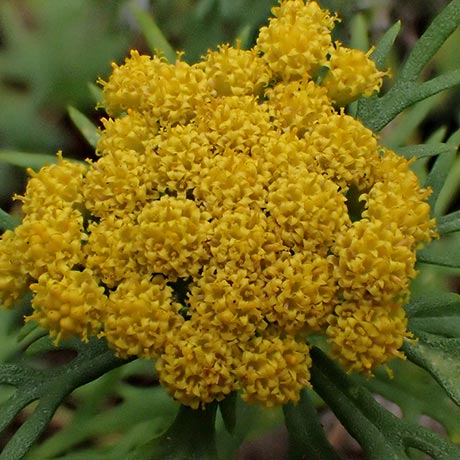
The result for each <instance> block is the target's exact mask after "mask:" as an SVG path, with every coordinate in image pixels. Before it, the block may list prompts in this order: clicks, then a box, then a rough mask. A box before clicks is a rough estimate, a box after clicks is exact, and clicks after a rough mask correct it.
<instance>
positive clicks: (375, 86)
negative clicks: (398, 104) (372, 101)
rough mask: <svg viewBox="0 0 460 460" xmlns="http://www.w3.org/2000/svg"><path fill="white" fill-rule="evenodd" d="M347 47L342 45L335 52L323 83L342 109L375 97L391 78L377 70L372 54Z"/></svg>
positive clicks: (332, 52)
mask: <svg viewBox="0 0 460 460" xmlns="http://www.w3.org/2000/svg"><path fill="white" fill-rule="evenodd" d="M372 51H373V50H372V49H371V50H370V51H369V52H368V53H364V52H363V51H360V50H355V49H351V48H346V47H344V46H341V45H340V43H337V44H336V47H335V48H334V49H333V50H332V51H331V53H330V58H329V61H328V62H327V64H325V65H326V67H328V72H327V73H326V75H325V77H324V79H323V80H322V82H321V85H323V86H324V87H325V88H326V89H327V93H328V95H329V97H330V98H331V99H332V100H333V101H334V103H335V104H336V105H338V106H341V107H343V106H345V105H347V104H349V103H350V102H353V101H354V100H356V99H358V97H360V96H371V95H372V94H373V93H374V92H376V91H377V92H378V91H379V90H380V88H381V87H382V83H383V77H384V76H385V75H387V73H386V72H382V71H380V70H378V69H377V67H376V65H375V63H374V61H373V60H372V59H370V57H369V54H370V53H371V52H372Z"/></svg>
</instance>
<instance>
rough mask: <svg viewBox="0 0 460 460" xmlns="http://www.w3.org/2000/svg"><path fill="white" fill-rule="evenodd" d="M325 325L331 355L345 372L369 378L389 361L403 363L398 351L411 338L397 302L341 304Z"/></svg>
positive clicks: (402, 312) (400, 304)
mask: <svg viewBox="0 0 460 460" xmlns="http://www.w3.org/2000/svg"><path fill="white" fill-rule="evenodd" d="M329 323H330V326H329V327H328V329H327V335H328V336H329V340H330V342H331V343H332V355H333V357H334V358H336V359H338V360H339V361H340V363H341V364H342V365H343V366H344V367H345V368H346V369H348V371H349V372H351V371H357V372H362V373H365V374H372V371H373V370H374V369H375V368H376V367H377V366H379V365H381V364H385V363H387V362H388V361H389V360H390V359H394V358H401V359H405V358H404V354H403V353H402V352H401V351H400V350H399V349H400V348H401V346H402V344H403V341H404V339H406V338H411V337H412V334H411V333H410V332H408V331H407V330H406V326H407V318H406V315H405V312H404V309H403V307H402V303H400V302H399V303H385V304H374V303H372V304H369V303H366V302H362V301H359V302H345V303H344V304H343V305H341V306H340V307H338V308H337V310H336V312H335V314H334V315H331V317H330V318H329Z"/></svg>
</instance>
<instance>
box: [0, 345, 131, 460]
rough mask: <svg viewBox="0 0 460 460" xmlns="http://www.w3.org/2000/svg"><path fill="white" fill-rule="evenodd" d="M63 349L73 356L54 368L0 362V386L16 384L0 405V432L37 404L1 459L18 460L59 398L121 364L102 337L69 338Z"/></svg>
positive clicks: (51, 414) (40, 430) (50, 416)
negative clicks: (72, 353) (68, 360)
mask: <svg viewBox="0 0 460 460" xmlns="http://www.w3.org/2000/svg"><path fill="white" fill-rule="evenodd" d="M65 349H71V350H74V351H76V352H77V356H76V357H75V358H74V359H73V360H72V361H70V362H69V363H68V364H65V365H63V366H61V367H58V368H53V369H34V368H31V367H29V366H27V365H25V364H3V365H0V385H2V384H3V385H10V386H14V387H16V392H15V393H14V394H13V395H12V396H11V397H10V398H9V399H8V400H7V401H6V402H4V403H3V404H2V405H1V407H0V432H2V431H3V430H5V429H6V428H7V427H8V426H9V424H10V423H11V421H12V420H13V419H14V417H16V416H17V415H18V414H19V412H20V411H21V410H22V409H23V408H24V407H26V406H27V405H29V404H30V403H32V402H34V401H38V405H37V407H36V408H35V409H34V411H33V413H32V414H31V415H30V416H29V418H28V419H27V420H26V421H25V422H24V423H23V424H22V425H21V426H20V427H19V429H18V430H17V431H16V432H15V433H14V435H13V436H12V438H11V439H10V440H9V442H8V443H7V445H6V446H5V448H4V450H3V452H2V457H1V458H2V460H20V459H22V458H23V457H24V455H25V454H26V453H27V451H28V450H29V449H30V448H31V446H32V445H33V443H34V442H35V441H36V440H37V438H38V437H39V436H40V435H41V433H42V432H43V430H44V429H45V428H46V426H47V425H48V423H49V421H50V420H51V418H52V416H53V414H54V412H55V411H56V409H57V408H58V406H59V405H60V404H61V402H62V401H63V399H64V398H65V397H66V396H67V395H68V394H70V393H71V392H72V391H73V390H74V389H75V388H77V387H79V386H81V385H84V384H85V383H87V382H90V381H92V380H95V379H96V378H98V377H100V376H101V375H103V374H104V373H105V372H107V371H108V370H110V369H113V368H115V367H118V366H120V365H122V364H124V363H125V362H126V361H122V360H120V359H118V358H116V357H115V356H114V355H113V352H112V351H111V350H109V349H108V348H107V346H106V344H105V342H104V341H102V340H97V339H93V340H91V341H90V342H89V343H88V344H83V343H80V342H79V341H71V342H69V343H68V344H66V345H65Z"/></svg>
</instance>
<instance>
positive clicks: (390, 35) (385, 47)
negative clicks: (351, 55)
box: [362, 21, 401, 104]
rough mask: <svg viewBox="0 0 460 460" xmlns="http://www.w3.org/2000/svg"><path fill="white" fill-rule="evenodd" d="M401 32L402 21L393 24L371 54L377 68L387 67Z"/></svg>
mask: <svg viewBox="0 0 460 460" xmlns="http://www.w3.org/2000/svg"><path fill="white" fill-rule="evenodd" d="M400 30H401V21H398V22H396V23H395V24H393V25H392V26H391V27H390V28H389V29H388V30H387V31H386V32H385V34H384V35H383V37H382V38H381V39H380V41H379V43H378V45H377V46H376V47H375V50H374V51H373V52H372V54H371V58H372V59H373V61H374V62H375V63H376V64H377V68H379V69H382V68H384V66H385V61H386V59H387V58H388V55H389V54H390V52H391V48H392V47H393V44H394V42H395V40H396V38H397V36H398V34H399V32H400ZM365 101H366V99H363V100H362V102H363V103H364V104H365Z"/></svg>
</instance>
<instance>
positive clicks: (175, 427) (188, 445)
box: [129, 403, 218, 460]
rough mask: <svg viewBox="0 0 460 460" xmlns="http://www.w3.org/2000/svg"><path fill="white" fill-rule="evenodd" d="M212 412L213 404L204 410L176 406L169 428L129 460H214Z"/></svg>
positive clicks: (138, 450) (213, 416)
mask: <svg viewBox="0 0 460 460" xmlns="http://www.w3.org/2000/svg"><path fill="white" fill-rule="evenodd" d="M216 411H217V404H216V403H211V404H208V405H207V406H206V408H205V409H192V408H190V407H187V406H180V408H179V412H178V414H177V416H176V419H175V420H174V422H173V424H172V425H171V426H170V427H169V429H168V430H167V431H166V432H165V433H164V434H163V435H161V436H160V437H159V438H156V439H154V440H152V441H151V442H149V443H147V444H146V445H144V446H142V447H140V448H139V449H137V450H136V451H135V452H133V454H132V455H131V456H129V460H157V459H161V460H216V459H217V458H218V456H217V450H216V443H215V421H216Z"/></svg>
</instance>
